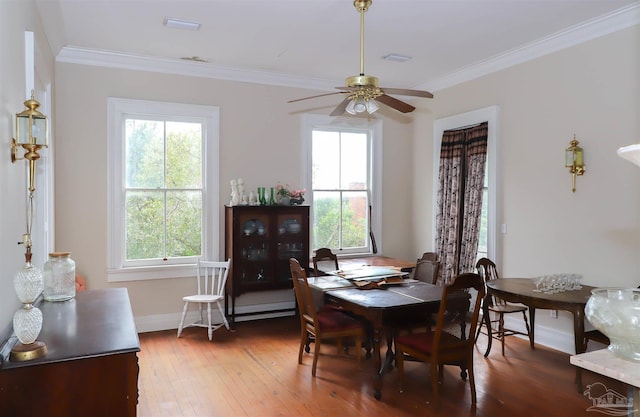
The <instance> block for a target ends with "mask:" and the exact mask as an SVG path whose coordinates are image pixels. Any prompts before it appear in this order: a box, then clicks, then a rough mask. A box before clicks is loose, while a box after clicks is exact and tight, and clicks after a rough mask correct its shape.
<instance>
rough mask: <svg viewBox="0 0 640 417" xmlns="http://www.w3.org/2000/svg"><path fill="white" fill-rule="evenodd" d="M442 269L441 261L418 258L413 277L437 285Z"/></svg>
mask: <svg viewBox="0 0 640 417" xmlns="http://www.w3.org/2000/svg"><path fill="white" fill-rule="evenodd" d="M439 270H440V262H438V261H436V260H431V259H424V260H420V259H418V260H417V261H416V267H415V269H414V270H413V276H412V278H413V279H416V280H418V281H422V282H427V283H429V284H433V285H437V283H438V271H439Z"/></svg>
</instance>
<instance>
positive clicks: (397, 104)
mask: <svg viewBox="0 0 640 417" xmlns="http://www.w3.org/2000/svg"><path fill="white" fill-rule="evenodd" d="M375 100H376V101H379V102H380V103H383V104H386V105H387V106H389V107H392V108H394V109H396V110H398V111H399V112H402V113H411V112H412V111H414V110H415V109H416V108H415V107H413V106H412V105H411V104H408V103H405V102H404V101H400V100H398V99H397V98H393V97H391V96H388V95H386V94H383V95H381V96H378V97H376V98H375Z"/></svg>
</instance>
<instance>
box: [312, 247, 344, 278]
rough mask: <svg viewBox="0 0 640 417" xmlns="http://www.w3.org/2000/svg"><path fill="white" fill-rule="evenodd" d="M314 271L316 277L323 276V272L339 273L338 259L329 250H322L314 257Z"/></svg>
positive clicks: (317, 251)
mask: <svg viewBox="0 0 640 417" xmlns="http://www.w3.org/2000/svg"><path fill="white" fill-rule="evenodd" d="M312 259H313V271H314V274H315V275H316V276H318V275H323V273H322V272H321V271H337V270H338V269H340V267H339V266H338V257H337V256H336V254H335V253H333V252H331V249H329V248H320V249H318V250H316V253H315V254H314V255H313V258H312Z"/></svg>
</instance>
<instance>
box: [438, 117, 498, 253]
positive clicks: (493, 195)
mask: <svg viewBox="0 0 640 417" xmlns="http://www.w3.org/2000/svg"><path fill="white" fill-rule="evenodd" d="M499 110H500V109H499V107H498V106H489V107H484V108H482V109H478V110H473V111H470V112H467V113H461V114H456V115H453V116H449V117H444V118H442V119H437V120H435V121H434V123H433V201H434V204H435V202H436V201H438V187H439V175H440V148H441V145H442V134H443V133H444V131H445V130H450V129H456V128H460V127H463V126H471V125H475V124H478V123H483V122H488V127H487V165H488V176H489V178H488V180H489V181H488V186H489V190H488V200H489V201H488V203H489V206H488V207H487V256H488V257H489V258H490V259H493V260H494V261H496V263H497V260H496V255H497V254H498V253H499V252H498V248H499V242H498V225H497V219H498V204H497V202H498V192H499V189H498V187H499V185H498V178H499V176H498V170H499V166H498V161H499V155H498V149H500V148H499V146H498V140H499V139H498V131H499V125H498V123H499V117H500V111H499ZM432 230H433V231H434V236H433V239H434V242H433V244H434V247H435V245H436V242H435V239H436V236H435V230H436V211H435V210H434V213H433V219H432Z"/></svg>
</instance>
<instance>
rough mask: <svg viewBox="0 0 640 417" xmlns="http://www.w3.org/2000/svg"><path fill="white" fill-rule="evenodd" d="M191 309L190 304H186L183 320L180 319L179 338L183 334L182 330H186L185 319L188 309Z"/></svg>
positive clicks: (183, 310)
mask: <svg viewBox="0 0 640 417" xmlns="http://www.w3.org/2000/svg"><path fill="white" fill-rule="evenodd" d="M188 307H189V303H188V302H185V303H184V307H183V309H182V319H180V325H179V326H178V337H180V335H181V334H182V329H184V318H185V317H186V316H187V308H188Z"/></svg>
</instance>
